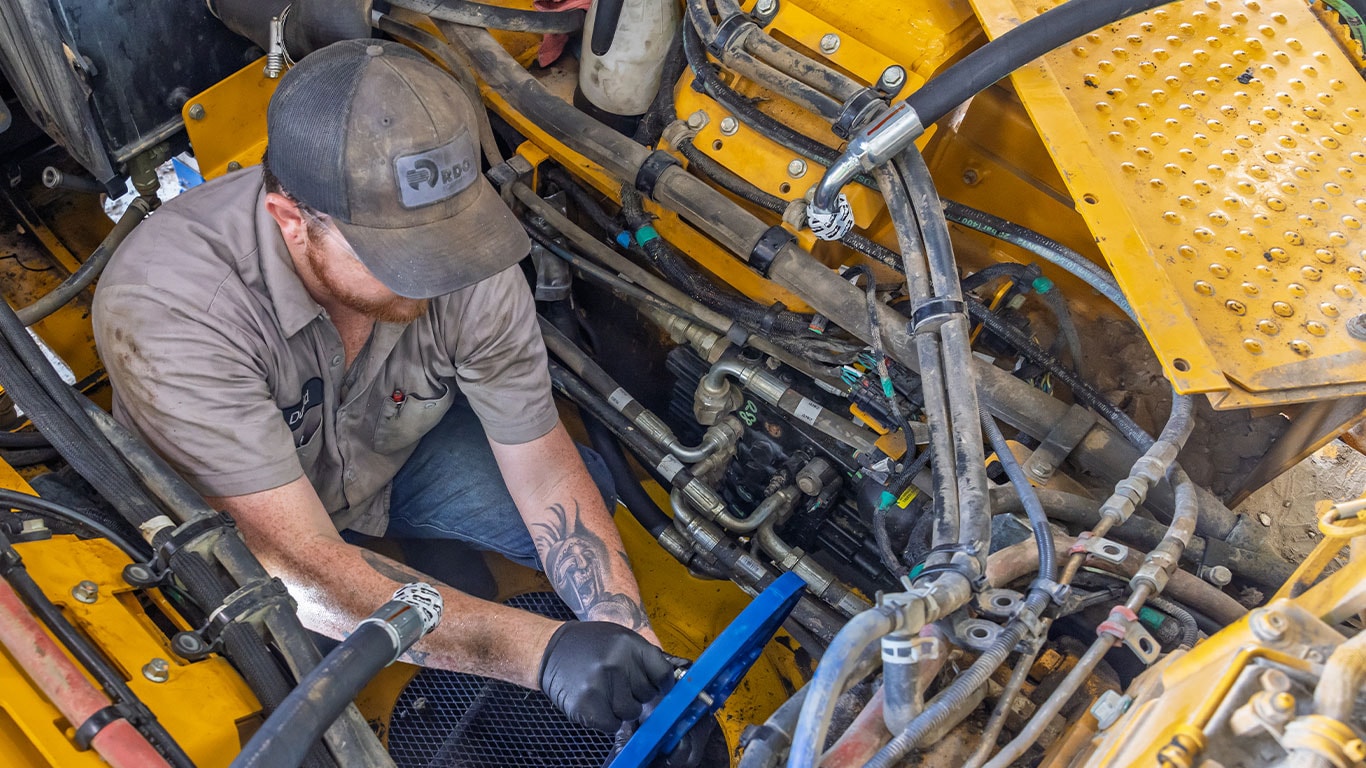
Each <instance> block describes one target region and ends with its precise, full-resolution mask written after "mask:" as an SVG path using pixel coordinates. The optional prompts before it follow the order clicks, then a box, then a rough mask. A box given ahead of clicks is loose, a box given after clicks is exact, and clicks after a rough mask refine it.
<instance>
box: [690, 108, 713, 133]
mask: <svg viewBox="0 0 1366 768" xmlns="http://www.w3.org/2000/svg"><path fill="white" fill-rule="evenodd" d="M710 122H711V117H709V116H708V115H707V112H706V110H703V109H699V110H697V111H696V112H694V113H692V114H691V115H688V127H689V128H691V129H693V130H694V131H696V130H700V129H701V128H702V127H703V126H705V125H706V124H707V123H710Z"/></svg>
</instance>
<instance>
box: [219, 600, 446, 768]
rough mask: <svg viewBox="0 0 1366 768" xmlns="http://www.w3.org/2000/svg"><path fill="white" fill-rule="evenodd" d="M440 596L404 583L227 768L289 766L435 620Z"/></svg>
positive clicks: (301, 683) (292, 766)
mask: <svg viewBox="0 0 1366 768" xmlns="http://www.w3.org/2000/svg"><path fill="white" fill-rule="evenodd" d="M442 607H443V606H442V600H441V593H439V592H437V590H436V589H435V588H434V587H432V586H431V585H429V584H425V583H422V582H416V583H411V584H406V585H404V586H402V587H400V588H399V589H398V591H396V592H395V593H394V596H393V598H392V599H390V600H389V601H388V602H386V603H385V604H384V605H383V606H381V607H380V608H379V610H377V611H375V612H374V613H373V614H371V615H370V616H369V617H368V618H366V619H364V620H362V621H361V622H360V624H359V625H357V626H356V628H355V629H354V630H353V631H352V632H351V634H350V635H348V636H347V637H346V639H345V640H343V641H342V642H341V644H339V645H338V646H337V647H336V648H334V649H333V650H332V652H331V653H329V654H327V658H325V659H323V660H322V662H321V663H319V664H318V665H317V666H316V667H314V668H313V669H312V670H310V671H309V673H308V674H307V675H305V676H304V678H303V679H302V680H300V681H299V684H298V685H297V686H296V687H295V688H294V690H292V691H290V693H289V696H288V697H286V698H285V700H284V702H283V703H281V704H280V706H279V708H278V709H276V710H275V712H273V713H272V714H271V715H270V717H268V718H267V719H266V722H265V723H263V724H262V725H261V727H260V729H258V730H257V731H256V733H255V734H254V735H253V736H252V737H251V740H250V741H248V742H247V744H246V746H244V747H243V748H242V752H241V753H240V754H238V756H237V757H236V758H235V759H234V760H233V761H232V768H295V766H298V765H299V764H300V763H301V762H302V761H303V760H304V757H305V755H306V754H307V753H308V750H309V748H310V746H311V745H313V744H315V743H317V741H318V739H319V737H321V736H322V734H323V731H326V730H327V729H328V727H330V726H331V725H332V723H333V721H335V720H336V719H337V717H338V715H340V714H341V713H342V711H343V710H345V709H346V708H348V707H349V706H351V702H352V701H353V700H354V699H355V698H356V697H357V696H358V695H360V692H361V689H363V688H364V687H365V686H366V685H367V684H368V683H369V682H370V681H371V680H372V679H374V677H375V675H377V674H379V672H380V670H382V669H384V668H385V667H387V666H388V665H390V664H392V663H393V662H394V661H396V660H397V659H398V657H399V656H401V655H402V654H403V653H404V652H405V651H407V650H408V649H409V648H411V647H412V646H413V644H414V643H416V642H417V641H418V640H421V639H422V637H423V636H424V635H426V634H427V633H428V632H431V631H432V630H433V629H435V628H436V625H437V624H438V623H439V622H440V621H441V612H442Z"/></svg>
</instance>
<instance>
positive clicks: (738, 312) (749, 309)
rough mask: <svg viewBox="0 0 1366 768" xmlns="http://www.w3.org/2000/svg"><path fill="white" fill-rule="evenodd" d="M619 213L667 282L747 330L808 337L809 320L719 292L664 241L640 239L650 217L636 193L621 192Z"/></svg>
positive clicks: (624, 188) (632, 190)
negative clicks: (621, 212) (622, 213)
mask: <svg viewBox="0 0 1366 768" xmlns="http://www.w3.org/2000/svg"><path fill="white" fill-rule="evenodd" d="M621 197H622V211H623V212H624V213H625V215H626V221H627V224H628V225H629V226H630V228H631V230H632V231H633V232H635V233H636V240H637V242H639V244H640V246H641V247H642V248H643V249H644V250H645V253H646V255H648V256H649V258H650V263H651V264H653V265H654V266H655V267H656V268H657V269H658V270H659V271H660V272H662V273H663V274H664V276H665V277H666V278H668V279H669V281H670V282H672V283H674V284H675V285H677V286H679V287H680V288H682V289H683V290H684V291H685V292H687V293H688V295H690V296H692V297H693V298H694V299H696V300H697V301H700V302H702V303H703V304H705V305H707V306H708V307H710V308H711V309H713V310H715V311H717V312H720V313H721V314H724V315H727V316H729V317H731V318H733V319H735V320H736V321H738V322H740V323H741V324H742V325H745V326H748V327H749V328H754V329H760V330H765V331H767V332H770V333H773V334H776V335H778V336H808V337H809V336H811V335H812V333H811V331H810V328H809V326H810V324H811V321H810V319H809V318H807V317H804V316H802V315H799V314H797V313H795V312H790V311H788V310H786V309H781V308H778V309H777V311H774V309H775V308H771V307H762V306H760V305H758V304H756V303H754V302H753V301H750V300H749V299H747V298H745V297H743V296H738V295H736V294H733V293H730V292H728V291H726V290H724V289H722V288H719V287H718V286H717V285H716V284H715V283H713V282H712V281H711V280H710V279H709V278H707V277H705V276H704V275H703V274H702V273H701V272H699V271H697V270H696V269H694V268H693V267H692V265H690V264H688V263H687V261H686V260H685V259H684V258H683V257H682V256H680V255H678V254H677V253H676V252H675V251H674V250H673V247H672V246H670V245H669V244H668V243H667V242H665V241H664V239H663V238H661V237H658V236H657V235H656V236H654V237H649V236H645V237H642V236H641V230H642V228H645V227H649V226H650V222H651V221H652V219H651V217H650V216H649V215H648V214H647V213H645V211H644V209H643V208H642V206H641V199H640V195H639V193H637V192H636V191H635V189H633V188H630V187H623V188H622V195H621Z"/></svg>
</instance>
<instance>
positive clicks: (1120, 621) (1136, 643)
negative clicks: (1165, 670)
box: [1096, 605, 1162, 666]
mask: <svg viewBox="0 0 1366 768" xmlns="http://www.w3.org/2000/svg"><path fill="white" fill-rule="evenodd" d="M1096 634H1097V635H1110V636H1111V637H1115V638H1118V639H1119V641H1120V642H1122V643H1124V647H1125V648H1128V649H1129V650H1130V651H1133V654H1134V655H1135V656H1137V657H1138V659H1139V661H1142V662H1143V665H1144V666H1150V665H1152V663H1153V662H1154V661H1157V657H1158V656H1160V655H1161V654H1162V644H1161V643H1159V642H1157V639H1156V638H1154V637H1153V636H1152V635H1151V634H1150V633H1149V632H1148V630H1147V629H1146V628H1144V626H1143V624H1142V623H1141V622H1139V620H1138V617H1137V616H1135V615H1134V612H1133V611H1131V610H1129V609H1128V608H1126V607H1124V606H1122V605H1117V606H1115V607H1114V608H1111V609H1110V618H1108V619H1106V620H1105V621H1103V622H1101V624H1100V626H1099V627H1096Z"/></svg>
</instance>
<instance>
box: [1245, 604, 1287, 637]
mask: <svg viewBox="0 0 1366 768" xmlns="http://www.w3.org/2000/svg"><path fill="white" fill-rule="evenodd" d="M1248 626H1249V627H1250V628H1251V629H1252V634H1253V635H1255V636H1256V637H1257V639H1258V640H1261V641H1262V642H1264V643H1274V642H1276V641H1278V640H1281V639H1282V638H1284V637H1285V632H1286V630H1287V629H1289V626H1288V625H1287V624H1286V621H1285V617H1284V616H1282V615H1280V614H1279V613H1277V612H1275V611H1272V610H1269V609H1267V608H1259V609H1257V610H1255V611H1253V612H1252V615H1251V616H1249V617H1248Z"/></svg>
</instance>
